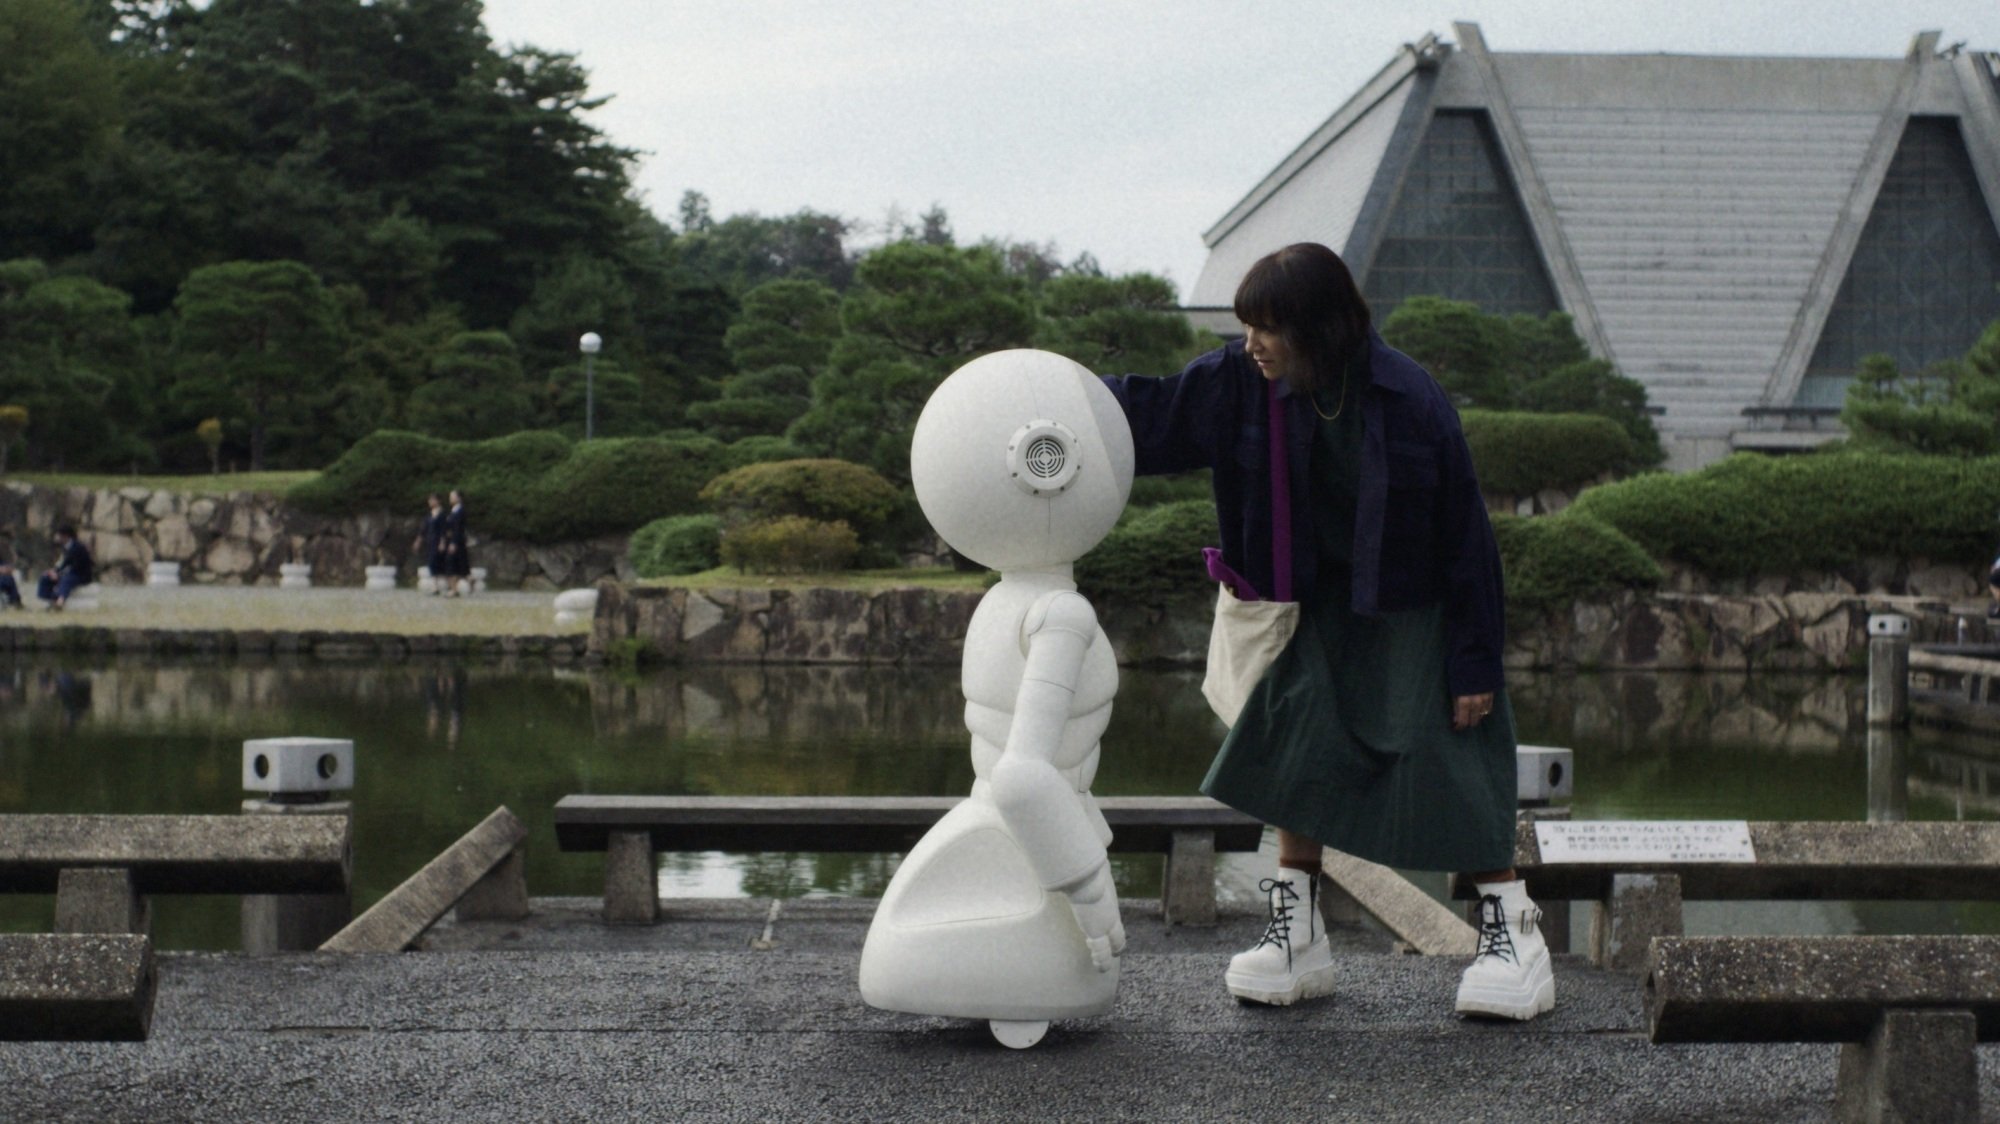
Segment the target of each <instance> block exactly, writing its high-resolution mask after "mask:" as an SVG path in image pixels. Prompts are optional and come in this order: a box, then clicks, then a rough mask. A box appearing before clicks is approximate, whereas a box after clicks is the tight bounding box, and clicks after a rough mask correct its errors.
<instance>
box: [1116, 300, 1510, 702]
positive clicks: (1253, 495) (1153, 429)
mask: <svg viewBox="0 0 2000 1124" xmlns="http://www.w3.org/2000/svg"><path fill="white" fill-rule="evenodd" d="M1368 373H1369V382H1368V385H1367V386H1366V388H1365V389H1364V390H1363V392H1362V393H1361V395H1360V396H1359V404H1360V407H1361V423H1362V441H1361V481H1360V485H1361V487H1360V496H1359V499H1358V501H1357V503H1356V508H1355V521H1354V585H1353V607H1354V611H1355V612H1356V613H1359V614H1362V615H1364V616H1379V615H1380V614H1382V613H1384V612H1389V611H1394V610H1400V609H1414V608H1419V607H1422V606H1426V605H1432V604H1436V603H1438V602H1443V604H1444V622H1445V641H1446V650H1447V652H1448V653H1449V654H1448V664H1447V666H1446V668H1445V680H1446V682H1447V683H1448V684H1449V687H1450V690H1451V693H1452V694H1453V695H1478V694H1484V693H1486V692H1488V691H1495V690H1498V689H1499V688H1500V685H1501V678H1502V672H1501V667H1500V654H1501V646H1502V643H1503V629H1504V621H1503V618H1504V615H1505V609H1504V594H1503V592H1502V590H1501V585H1500V552H1499V549H1498V548H1497V547H1496V546H1495V545H1494V541H1493V525H1492V523H1491V522H1490V521H1489V520H1488V519H1487V518H1486V504H1485V501H1484V500H1482V499H1481V498H1480V494H1479V481H1478V480H1477V478H1475V477H1474V475H1473V471H1472V455H1471V453H1470V451H1469V450H1467V448H1466V445H1465V434H1464V431H1463V430H1461V429H1460V428H1459V424H1458V412H1457V411H1456V410H1454V409H1452V406H1451V402H1450V400H1449V399H1447V398H1446V397H1445V394H1444V391H1443V390H1442V389H1440V388H1439V387H1438V385H1437V381H1436V380H1435V379H1433V378H1431V376H1430V373H1429V372H1427V371H1425V370H1424V369H1423V368H1422V367H1420V366H1418V365H1417V363H1416V361H1415V360H1413V359H1411V358H1410V357H1409V356H1407V355H1404V354H1403V353H1402V352H1400V351H1397V350H1396V349H1394V348H1392V347H1390V346H1389V345H1388V344H1386V343H1384V342H1382V337H1381V336H1379V335H1376V334H1374V333H1370V335H1369V341H1368ZM1104 381H1105V384H1106V385H1107V386H1109V387H1110V388H1111V392H1112V393H1113V394H1115V395H1117V397H1118V402H1119V404H1120V405H1122V406H1123V407H1124V408H1125V417H1126V420H1127V421H1128V422H1130V423H1131V426H1132V443H1133V446H1134V451H1135V452H1136V454H1137V458H1138V464H1137V468H1138V472H1139V473H1140V475H1148V474H1153V473H1163V472H1185V471H1187V470H1189V469H1196V468H1208V469H1212V470H1213V473H1214V477H1213V478H1214V486H1215V511H1216V518H1217V521H1218V523H1219V524H1220V529H1221V532H1222V559H1223V561H1224V562H1226V563H1228V565H1229V567H1230V568H1231V569H1233V570H1235V571H1236V572H1237V573H1238V574H1241V575H1242V576H1243V577H1244V578H1245V579H1246V580H1248V581H1249V582H1250V584H1252V585H1254V586H1256V587H1257V588H1258V589H1259V590H1263V591H1267V593H1266V595H1267V596H1268V595H1269V594H1268V591H1270V590H1272V589H1273V588H1274V584H1273V580H1272V567H1271V474H1270V461H1269V456H1270V436H1269V430H1270V424H1269V412H1268V407H1267V405H1266V398H1265V394H1266V391H1265V381H1264V377H1263V375H1262V373H1260V372H1259V371H1258V369H1257V365H1256V364H1255V363H1252V362H1251V361H1250V359H1249V357H1248V356H1247V355H1246V354H1244V350H1243V342H1242V341H1241V340H1237V341H1235V342H1233V343H1230V344H1229V345H1228V346H1226V347H1223V348H1220V349H1219V350H1216V351H1211V352H1209V353H1208V354H1206V355H1203V356H1201V357H1200V358H1198V359H1196V360H1195V361H1194V362H1192V363H1189V364H1188V365H1187V368H1186V369H1185V370H1183V371H1182V372H1181V373H1180V374H1178V375H1170V376H1168V377H1166V378H1152V377H1148V376H1144V375H1125V376H1123V377H1119V378H1107V379H1105V380H1104ZM1279 393H1280V395H1281V397H1282V398H1283V400H1284V403H1285V409H1286V411H1287V413H1286V415H1285V436H1286V442H1285V443H1286V450H1285V452H1286V463H1287V465H1288V466H1289V469H1290V474H1291V494H1292V496H1293V499H1294V502H1293V511H1292V575H1293V578H1292V581H1293V587H1294V589H1296V590H1299V591H1309V590H1311V589H1312V588H1313V581H1314V578H1315V576H1316V572H1317V568H1318V567H1317V559H1316V558H1315V557H1314V543H1315V542H1316V541H1317V540H1316V538H1315V537H1314V534H1313V525H1312V520H1313V517H1314V514H1315V513H1314V512H1313V511H1312V510H1311V505H1310V504H1308V503H1305V502H1302V500H1303V497H1306V496H1309V495H1311V494H1312V492H1311V489H1310V487H1309V482H1308V479H1307V472H1308V461H1309V458H1310V453H1311V450H1312V437H1313V431H1314V428H1315V427H1316V426H1317V425H1318V420H1319V419H1318V417H1317V416H1316V415H1315V414H1314V412H1313V409H1312V407H1311V405H1309V404H1308V403H1307V401H1306V397H1305V395H1302V394H1292V393H1291V392H1290V388H1289V387H1287V386H1285V385H1284V384H1282V383H1280V384H1279ZM1194 564H1198V563H1196V562H1195V561H1194V560H1190V565H1194Z"/></svg>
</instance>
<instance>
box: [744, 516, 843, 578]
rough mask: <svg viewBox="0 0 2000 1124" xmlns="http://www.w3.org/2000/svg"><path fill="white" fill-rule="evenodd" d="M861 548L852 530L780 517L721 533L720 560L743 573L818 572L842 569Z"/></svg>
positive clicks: (813, 520)
mask: <svg viewBox="0 0 2000 1124" xmlns="http://www.w3.org/2000/svg"><path fill="white" fill-rule="evenodd" d="M860 548H861V542H860V539H859V538H857V537H856V536H855V534H854V529H853V528H852V527H849V526H848V525H847V524H845V523H838V522H836V523H824V522H821V521H820V520H817V519H807V518H805V517H804V516H800V515H781V516H779V517H778V518H776V519H765V520H760V521H758V522H755V523H745V524H743V525H741V526H738V527H732V528H730V529H729V530H726V531H724V532H723V534H722V560H723V561H724V562H726V563H728V564H729V565H731V566H734V567H736V568H737V569H739V570H742V571H744V572H746V573H752V574H787V573H800V572H805V573H821V572H825V571H827V570H840V569H845V568H846V567H847V565H848V563H850V562H852V561H853V560H854V556H855V554H856V552H857V551H859V550H860Z"/></svg>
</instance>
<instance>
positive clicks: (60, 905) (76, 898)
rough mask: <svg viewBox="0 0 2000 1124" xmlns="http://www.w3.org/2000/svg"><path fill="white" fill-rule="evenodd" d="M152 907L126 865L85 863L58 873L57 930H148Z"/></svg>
mask: <svg viewBox="0 0 2000 1124" xmlns="http://www.w3.org/2000/svg"><path fill="white" fill-rule="evenodd" d="M152 913H153V911H152V910H151V909H150V908H149V907H148V906H147V904H146V899H145V896H144V895H142V894H140V893H139V891H138V889H137V888H136V887H134V885H133V883H132V872H131V871H129V870H126V869H124V868H123V867H84V868H76V869H66V870H62V871H59V872H57V874H56V932H58V933H141V934H143V933H145V932H146V931H147V930H148V929H150V928H151V927H152V921H153V917H152Z"/></svg>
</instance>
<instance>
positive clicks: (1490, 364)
mask: <svg viewBox="0 0 2000 1124" xmlns="http://www.w3.org/2000/svg"><path fill="white" fill-rule="evenodd" d="M1382 337H1383V338H1384V339H1385V340H1387V341H1388V342H1389V343H1390V344H1391V345H1393V346H1394V347H1396V348H1397V349H1398V350H1400V351H1402V352H1404V353H1405V354H1407V355H1409V356H1410V357H1411V358H1412V359H1415V360H1416V361H1417V362H1419V363H1421V364H1423V365H1424V367H1425V369H1427V370H1429V371H1430V373H1431V374H1432V376H1433V377H1435V378H1436V379H1437V380H1438V384H1439V385H1441V386H1443V387H1444V389H1445V392H1446V393H1447V394H1450V395H1451V397H1452V400H1453V401H1455V402H1457V403H1458V404H1459V406H1461V407H1463V408H1472V409H1483V410H1527V411H1532V412H1535V413H1582V414H1598V415H1600V416H1603V417H1607V418H1610V419H1611V420H1612V421H1614V422H1617V423H1618V426H1619V428H1621V429H1623V430H1624V431H1625V432H1626V433H1627V434H1628V435H1629V436H1630V437H1631V439H1632V443H1633V449H1634V453H1633V457H1632V460H1631V462H1630V464H1629V466H1628V467H1627V468H1625V469H1623V470H1622V471H1630V470H1631V469H1632V468H1641V467H1651V466H1653V465H1656V464H1658V463H1660V461H1661V459H1662V458H1663V457H1664V455H1665V453H1664V451H1663V450H1662V449H1661V447H1660V436H1659V432H1658V431H1657V430H1656V429H1655V428H1654V426H1653V419H1652V418H1651V416H1649V415H1648V414H1647V413H1646V388H1645V387H1643V386H1641V385H1640V384H1639V383H1638V382H1636V381H1634V380H1632V379H1628V378H1625V377H1624V376H1622V375H1620V374H1618V372H1617V371H1616V370H1615V369H1614V368H1613V367H1612V366H1611V364H1609V363H1606V362H1604V361H1603V360H1601V359H1592V358H1591V357H1590V353H1589V351H1588V350H1587V349H1586V348H1585V347H1584V344H1583V340H1582V339H1581V338H1579V337H1578V336H1577V334H1576V327H1575V322H1574V321H1573V320H1572V319H1571V317H1570V315H1569V314H1568V313H1566V312H1551V313H1549V314H1548V315H1547V316H1544V317H1541V318H1539V319H1538V318H1536V317H1533V316H1526V315H1516V316H1511V317H1508V316H1494V315H1489V314H1487V313H1484V312H1481V311H1480V310H1479V306H1478V305H1475V304H1470V303H1468V302H1466V301H1454V300H1446V299H1444V298H1442V297H1411V298H1409V299H1408V300H1406V301H1404V302H1403V303H1402V304H1401V305H1399V306H1397V308H1396V311H1395V312H1393V313H1391V314H1390V315H1389V319H1388V320H1386V321H1384V322H1383V324H1382ZM1495 490H1497V489H1495Z"/></svg>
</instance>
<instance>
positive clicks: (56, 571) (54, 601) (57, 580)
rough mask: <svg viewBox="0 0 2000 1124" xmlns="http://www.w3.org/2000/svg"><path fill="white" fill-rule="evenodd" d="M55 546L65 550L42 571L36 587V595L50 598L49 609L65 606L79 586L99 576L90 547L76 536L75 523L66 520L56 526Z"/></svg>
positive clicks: (45, 598)
mask: <svg viewBox="0 0 2000 1124" xmlns="http://www.w3.org/2000/svg"><path fill="white" fill-rule="evenodd" d="M56 546H57V547H58V548H59V549H60V550H61V551H62V556H61V557H60V558H58V559H56V564H55V565H54V566H52V567H50V568H49V569H48V570H47V571H45V572H44V573H43V574H42V580H41V582H40V583H39V584H38V585H37V586H36V587H35V596H37V597H39V598H41V599H42V600H44V601H46V602H48V603H49V608H50V609H60V608H62V607H63V605H64V604H66V603H67V602H68V601H69V595H70V594H72V593H74V592H76V589H77V587H78V586H85V585H89V584H90V583H91V582H93V581H95V580H97V574H96V571H95V567H94V566H93V564H92V562H91V558H90V548H89V547H87V546H85V545H83V542H82V540H80V539H78V538H77V537H76V528H75V527H72V526H70V525H69V524H67V523H65V524H63V525H62V526H60V527H57V528H56Z"/></svg>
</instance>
